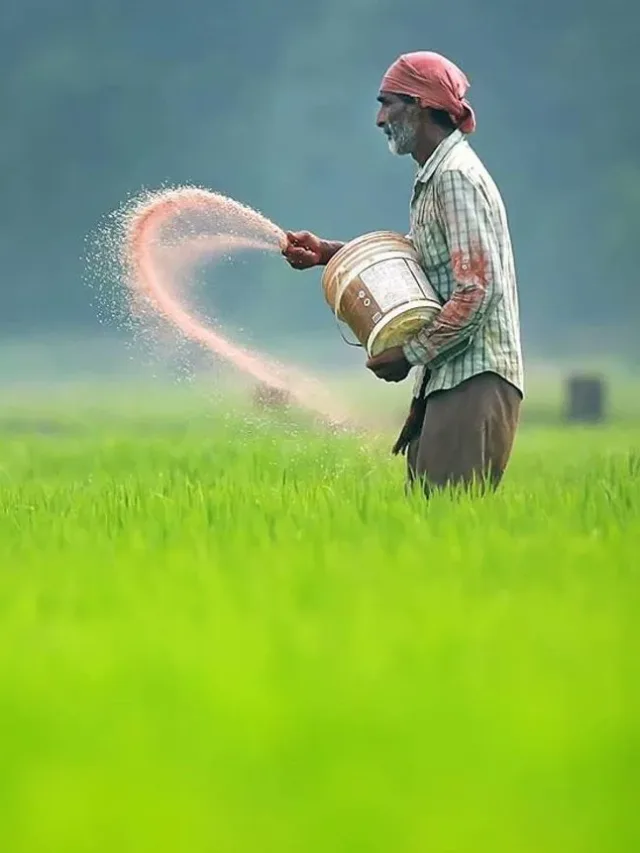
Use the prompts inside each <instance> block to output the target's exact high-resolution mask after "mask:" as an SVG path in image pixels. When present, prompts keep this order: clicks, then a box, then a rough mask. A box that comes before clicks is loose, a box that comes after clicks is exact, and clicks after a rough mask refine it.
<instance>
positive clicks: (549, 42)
mask: <svg viewBox="0 0 640 853" xmlns="http://www.w3.org/2000/svg"><path fill="white" fill-rule="evenodd" d="M639 36H640V11H639V10H638V7H637V6H636V4H635V3H633V2H632V0H610V1H609V2H608V3H606V4H603V3H600V2H598V3H596V2H594V0H556V1H555V2H551V0H539V2H537V3H535V4H521V3H514V2H513V0H485V2H484V3H482V4H478V3H477V2H474V0H449V2H448V3H446V4H442V3H435V2H434V3H430V2H426V3H425V2H424V0H422V1H421V2H418V0H323V2H320V3H310V2H307V3H302V4H300V3H294V2H293V0H270V2H268V3H267V2H262V0H260V2H259V0H253V3H252V4H251V5H246V4H239V3H237V2H234V0H206V2H205V0H187V2H182V3H180V2H178V0H109V2H105V0H55V2H53V0H5V3H4V4H3V16H2V24H1V30H0V67H1V71H2V73H1V75H0V86H1V88H2V105H3V116H4V121H3V132H2V135H1V136H0V173H1V174H2V190H3V192H2V196H3V202H4V203H3V207H2V217H3V219H2V228H1V229H0V264H1V269H2V275H3V282H4V284H3V288H2V293H3V299H2V303H3V307H2V311H1V312H0V323H2V326H3V331H4V332H5V334H10V333H22V332H28V331H38V330H51V331H53V330H61V331H64V330H68V329H72V328H84V327H86V328H91V327H93V326H94V325H95V322H96V317H95V308H94V306H92V304H91V296H90V294H89V293H88V288H87V286H86V282H85V280H84V273H85V268H84V266H85V261H84V252H85V243H84V241H85V237H86V235H87V234H88V233H89V232H91V231H92V230H93V229H94V228H95V227H96V226H97V225H98V223H99V221H100V220H101V218H102V217H104V216H105V214H107V213H108V212H109V211H111V210H113V209H115V208H117V207H118V206H119V205H120V204H121V203H122V202H123V201H124V200H125V199H126V198H127V197H129V196H130V195H131V194H133V193H136V192H138V191H139V190H140V189H141V188H143V187H147V188H155V187H158V186H160V185H161V184H163V183H172V184H176V183H197V184H201V185H206V186H208V187H211V188H212V189H216V190H219V191H221V192H224V193H227V194H229V195H231V196H232V197H234V198H237V199H238V200H240V201H243V202H245V203H247V204H250V205H252V206H254V207H257V208H258V209H260V210H261V211H262V212H263V213H265V214H266V215H267V216H269V217H270V218H272V219H273V220H274V221H276V222H277V223H278V224H280V225H282V226H283V227H289V228H295V229H297V228H308V229H312V230H316V231H318V232H321V233H323V234H324V235H326V236H328V237H335V238H342V239H344V238H349V237H352V236H355V235H357V234H359V233H362V232H364V231H366V230H369V229H375V228H395V229H397V230H400V231H404V230H405V229H406V227H407V218H408V204H409V197H410V190H411V182H412V177H413V168H412V164H411V163H410V162H409V161H408V160H406V159H398V158H393V157H392V156H391V155H390V154H388V152H387V149H386V144H385V142H384V139H383V138H382V137H381V135H380V133H379V132H378V131H377V130H376V128H375V126H374V117H375V112H376V102H375V97H376V94H377V86H378V83H379V80H380V77H381V75H382V73H383V72H384V70H385V68H386V67H387V65H388V64H389V63H390V62H391V61H393V59H394V58H395V57H396V56H397V55H398V54H399V53H401V52H404V51H407V50H416V49H433V50H438V51H440V52H442V53H445V54H446V55H448V56H450V57H451V58H452V59H453V60H454V61H456V62H458V64H460V65H461V67H462V68H463V69H464V70H465V72H466V73H467V75H468V76H469V78H470V80H471V84H472V85H471V91H470V98H471V100H472V102H473V104H474V106H475V108H476V112H477V115H478V131H477V133H476V135H475V137H474V138H473V140H472V144H473V145H474V146H475V148H476V150H477V151H478V152H479V154H480V156H481V157H482V158H483V159H484V161H485V163H486V164H487V166H488V167H489V169H490V170H491V171H492V173H493V175H494V177H495V178H496V180H497V181H498V183H499V185H500V187H501V189H502V192H503V195H504V197H505V201H506V203H507V206H508V210H509V214H510V219H511V226H512V232H513V239H514V244H515V250H516V260H517V263H518V268H519V274H520V286H521V299H522V312H523V327H524V331H525V336H526V340H527V342H528V344H529V345H530V346H532V347H534V348H535V349H536V350H537V351H539V352H541V353H543V354H545V353H549V354H552V353H560V352H565V351H567V349H568V348H570V347H574V346H578V347H582V346H592V345H595V342H596V341H597V343H598V346H600V347H601V348H602V350H603V351H607V350H611V351H614V352H616V353H620V354H623V355H626V356H627V357H631V358H636V357H637V354H638V351H639V349H640V348H639V347H638V346H637V344H636V342H635V341H636V337H635V333H634V332H635V329H636V327H637V326H638V321H639V319H640V295H639V294H640V287H639V286H638V283H637V281H636V267H635V248H634V246H635V239H634V238H635V232H636V231H637V228H638V224H639V222H640V214H639V213H638V203H639V202H640V158H639V156H638V150H637V146H636V144H635V142H636V131H637V129H638V125H639V122H640V119H639V118H638V111H637V107H636V89H635V85H634V84H635V80H636V79H637V72H636V71H635V68H632V63H633V62H634V61H635V56H634V53H635V48H636V45H637V43H638V40H639ZM234 275H236V277H237V276H239V275H240V276H241V275H245V276H246V275H250V276H251V280H250V282H247V283H246V291H244V292H243V298H242V299H238V291H237V288H235V287H234V288H231V287H221V289H220V292H218V293H216V294H215V296H214V297H212V300H213V302H215V304H216V305H218V306H219V308H220V312H221V315H222V316H223V317H224V318H228V319H229V321H230V322H234V323H242V324H246V326H247V327H251V325H252V324H254V327H258V326H259V325H260V324H261V327H262V328H266V324H265V319H264V318H265V316H267V317H268V316H269V312H270V311H272V312H273V310H274V309H273V305H274V303H275V304H277V313H278V317H279V318H280V319H279V321H278V322H279V324H280V328H282V327H284V328H286V329H287V330H289V331H292V330H294V329H295V328H300V329H301V330H316V329H324V328H328V326H329V324H330V322H331V318H330V316H329V315H328V312H327V309H326V308H325V306H324V305H323V304H321V301H320V298H319V295H318V291H317V287H316V284H317V281H318V280H319V275H316V274H315V273H310V274H306V275H307V277H306V278H304V277H302V278H301V277H300V274H296V273H294V272H292V271H290V270H288V269H287V268H286V267H284V266H283V264H281V263H280V261H279V260H276V259H272V260H266V261H264V262H258V261H256V262H253V261H252V266H251V267H248V266H245V267H242V271H241V272H237V271H236V272H235V273H234ZM314 276H315V278H314ZM596 327H597V329H598V331H597V333H596V332H595V331H594V330H595V329H596ZM264 334H265V335H267V336H268V333H267V332H264Z"/></svg>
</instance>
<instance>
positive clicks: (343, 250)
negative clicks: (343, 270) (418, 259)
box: [322, 229, 413, 280]
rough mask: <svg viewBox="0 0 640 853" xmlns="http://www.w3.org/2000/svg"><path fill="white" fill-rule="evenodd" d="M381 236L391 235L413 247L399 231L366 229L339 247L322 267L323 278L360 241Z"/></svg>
mask: <svg viewBox="0 0 640 853" xmlns="http://www.w3.org/2000/svg"><path fill="white" fill-rule="evenodd" d="M381 237H392V238H393V239H394V240H398V242H401V243H404V244H405V245H406V246H407V247H411V248H413V244H412V243H411V241H410V240H409V239H408V238H407V236H406V234H402V233H401V232H400V231H390V230H384V229H383V230H380V231H367V232H366V233H364V234H360V235H359V236H358V237H354V238H353V239H352V240H349V241H348V242H347V243H345V244H344V246H342V248H341V249H338V251H337V252H336V253H335V255H334V256H333V257H332V258H331V260H330V261H329V262H328V263H327V265H326V266H325V268H324V272H323V274H322V278H323V280H325V279H326V278H328V277H329V276H330V275H331V273H332V272H333V270H334V269H335V267H337V266H338V265H339V264H340V263H341V261H342V259H343V258H344V256H345V255H347V254H348V253H349V252H350V251H351V250H352V249H354V248H356V247H357V246H359V245H360V244H361V243H365V242H366V241H368V240H372V239H374V238H381Z"/></svg>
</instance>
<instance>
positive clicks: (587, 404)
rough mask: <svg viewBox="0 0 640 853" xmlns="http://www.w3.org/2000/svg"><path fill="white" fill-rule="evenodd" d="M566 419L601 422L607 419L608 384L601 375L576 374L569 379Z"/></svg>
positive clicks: (575, 421) (578, 421)
mask: <svg viewBox="0 0 640 853" xmlns="http://www.w3.org/2000/svg"><path fill="white" fill-rule="evenodd" d="M566 388H567V397H566V419H567V420H568V421H572V422H574V423H601V422H602V421H604V419H605V402H606V401H605V397H606V384H605V381H604V379H602V378H601V377H599V376H589V375H585V374H576V375H574V376H570V377H569V378H568V379H567V384H566Z"/></svg>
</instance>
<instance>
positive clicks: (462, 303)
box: [404, 130, 524, 396]
mask: <svg viewBox="0 0 640 853" xmlns="http://www.w3.org/2000/svg"><path fill="white" fill-rule="evenodd" d="M408 236H409V238H410V239H411V241H412V242H413V244H414V246H415V248H416V250H417V252H418V254H419V256H420V261H421V263H422V266H423V269H424V271H425V273H426V275H427V278H428V280H429V282H430V284H431V286H432V287H433V288H434V289H435V290H436V292H437V293H438V295H439V296H440V298H441V300H442V302H443V303H444V305H443V308H442V311H441V313H440V315H439V316H438V318H437V319H436V320H435V322H432V323H430V324H429V325H427V326H425V328H423V329H421V330H420V332H418V334H417V335H416V336H415V337H414V338H413V339H412V340H411V341H409V342H408V343H407V344H406V345H405V347H404V352H405V355H406V357H407V359H408V360H409V362H410V363H411V364H412V365H414V366H419V371H418V376H417V377H416V386H415V392H414V393H415V395H416V396H418V395H419V393H420V391H419V389H420V388H421V386H422V380H423V377H424V367H423V365H426V367H427V368H428V370H429V371H430V377H429V380H428V382H427V385H426V389H425V394H430V393H431V392H432V391H438V390H442V389H447V388H453V387H454V386H456V385H458V384H459V383H460V382H462V381H463V380H465V379H469V378H470V377H471V376H474V375H476V374H477V373H482V372H483V371H487V370H490V371H493V372H495V373H498V374H499V375H500V376H502V377H504V379H506V380H507V381H508V382H511V383H512V384H513V385H515V386H516V388H517V389H518V390H519V391H520V392H521V393H524V381H523V367H522V351H521V346H520V320H519V311H518V293H517V286H516V274H515V268H514V260H513V253H512V249H511V240H510V236H509V229H508V225H507V216H506V212H505V209H504V205H503V203H502V199H501V197H500V193H499V192H498V189H497V187H496V185H495V184H494V182H493V180H492V179H491V177H490V175H489V173H488V172H487V170H486V169H485V167H484V166H483V165H482V163H481V161H480V159H479V158H478V156H477V155H476V154H475V153H474V151H473V150H472V149H471V147H470V146H469V143H468V142H467V140H466V138H465V136H464V134H463V133H461V131H459V130H456V131H454V132H453V133H452V134H451V135H450V136H448V137H447V138H446V139H445V140H444V141H443V142H442V143H441V144H440V145H439V146H438V148H437V149H436V150H435V152H434V153H433V154H432V156H431V157H430V158H429V160H428V161H427V162H426V163H425V164H424V166H422V167H421V168H420V170H419V171H418V174H417V176H416V181H415V185H414V190H413V197H412V199H411V231H410V233H409V235H408Z"/></svg>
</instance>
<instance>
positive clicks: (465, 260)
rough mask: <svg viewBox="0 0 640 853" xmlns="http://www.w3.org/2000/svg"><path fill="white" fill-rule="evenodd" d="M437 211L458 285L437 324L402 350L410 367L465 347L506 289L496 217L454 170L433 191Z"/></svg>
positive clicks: (466, 179) (437, 361)
mask: <svg viewBox="0 0 640 853" xmlns="http://www.w3.org/2000/svg"><path fill="white" fill-rule="evenodd" d="M436 206H437V215H438V217H439V218H440V220H441V225H442V228H443V230H444V233H445V235H446V239H447V245H448V247H449V252H450V258H451V260H450V263H451V270H452V273H453V277H454V279H455V282H456V286H455V290H454V292H453V294H452V296H451V298H450V299H449V301H448V302H446V303H445V304H444V306H443V308H442V311H441V312H440V314H439V315H438V317H437V318H436V320H435V321H434V322H432V323H430V324H429V325H428V326H426V327H425V328H423V329H421V330H420V332H418V334H417V335H416V336H415V337H414V338H413V339H412V340H410V341H409V342H408V343H407V344H406V345H405V347H404V352H405V355H406V357H407V360H408V361H409V362H410V363H411V364H413V365H417V364H427V365H429V367H430V368H436V367H439V366H440V365H441V364H443V363H444V362H446V361H448V360H449V359H451V358H453V357H455V356H457V355H459V354H460V353H461V352H463V351H464V350H465V349H466V348H467V346H468V345H469V344H470V343H471V341H472V339H473V336H474V335H475V333H476V332H477V330H478V329H479V328H480V326H481V325H482V323H483V321H484V319H485V318H486V315H487V312H488V311H489V310H490V309H491V308H492V307H493V306H494V305H495V304H496V302H497V301H498V300H500V299H501V298H502V289H503V284H504V283H503V280H502V271H501V266H502V265H501V261H500V250H499V241H498V235H497V233H496V225H495V221H494V216H493V215H492V211H491V207H490V205H489V203H488V201H487V200H486V198H485V197H484V195H483V194H482V192H481V190H480V189H479V188H478V187H477V186H476V185H475V184H474V183H473V181H472V180H471V179H470V178H469V176H468V175H466V174H465V173H464V172H462V171H457V170H449V171H446V172H444V173H443V175H442V176H441V178H440V180H439V185H438V187H437V189H436Z"/></svg>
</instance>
